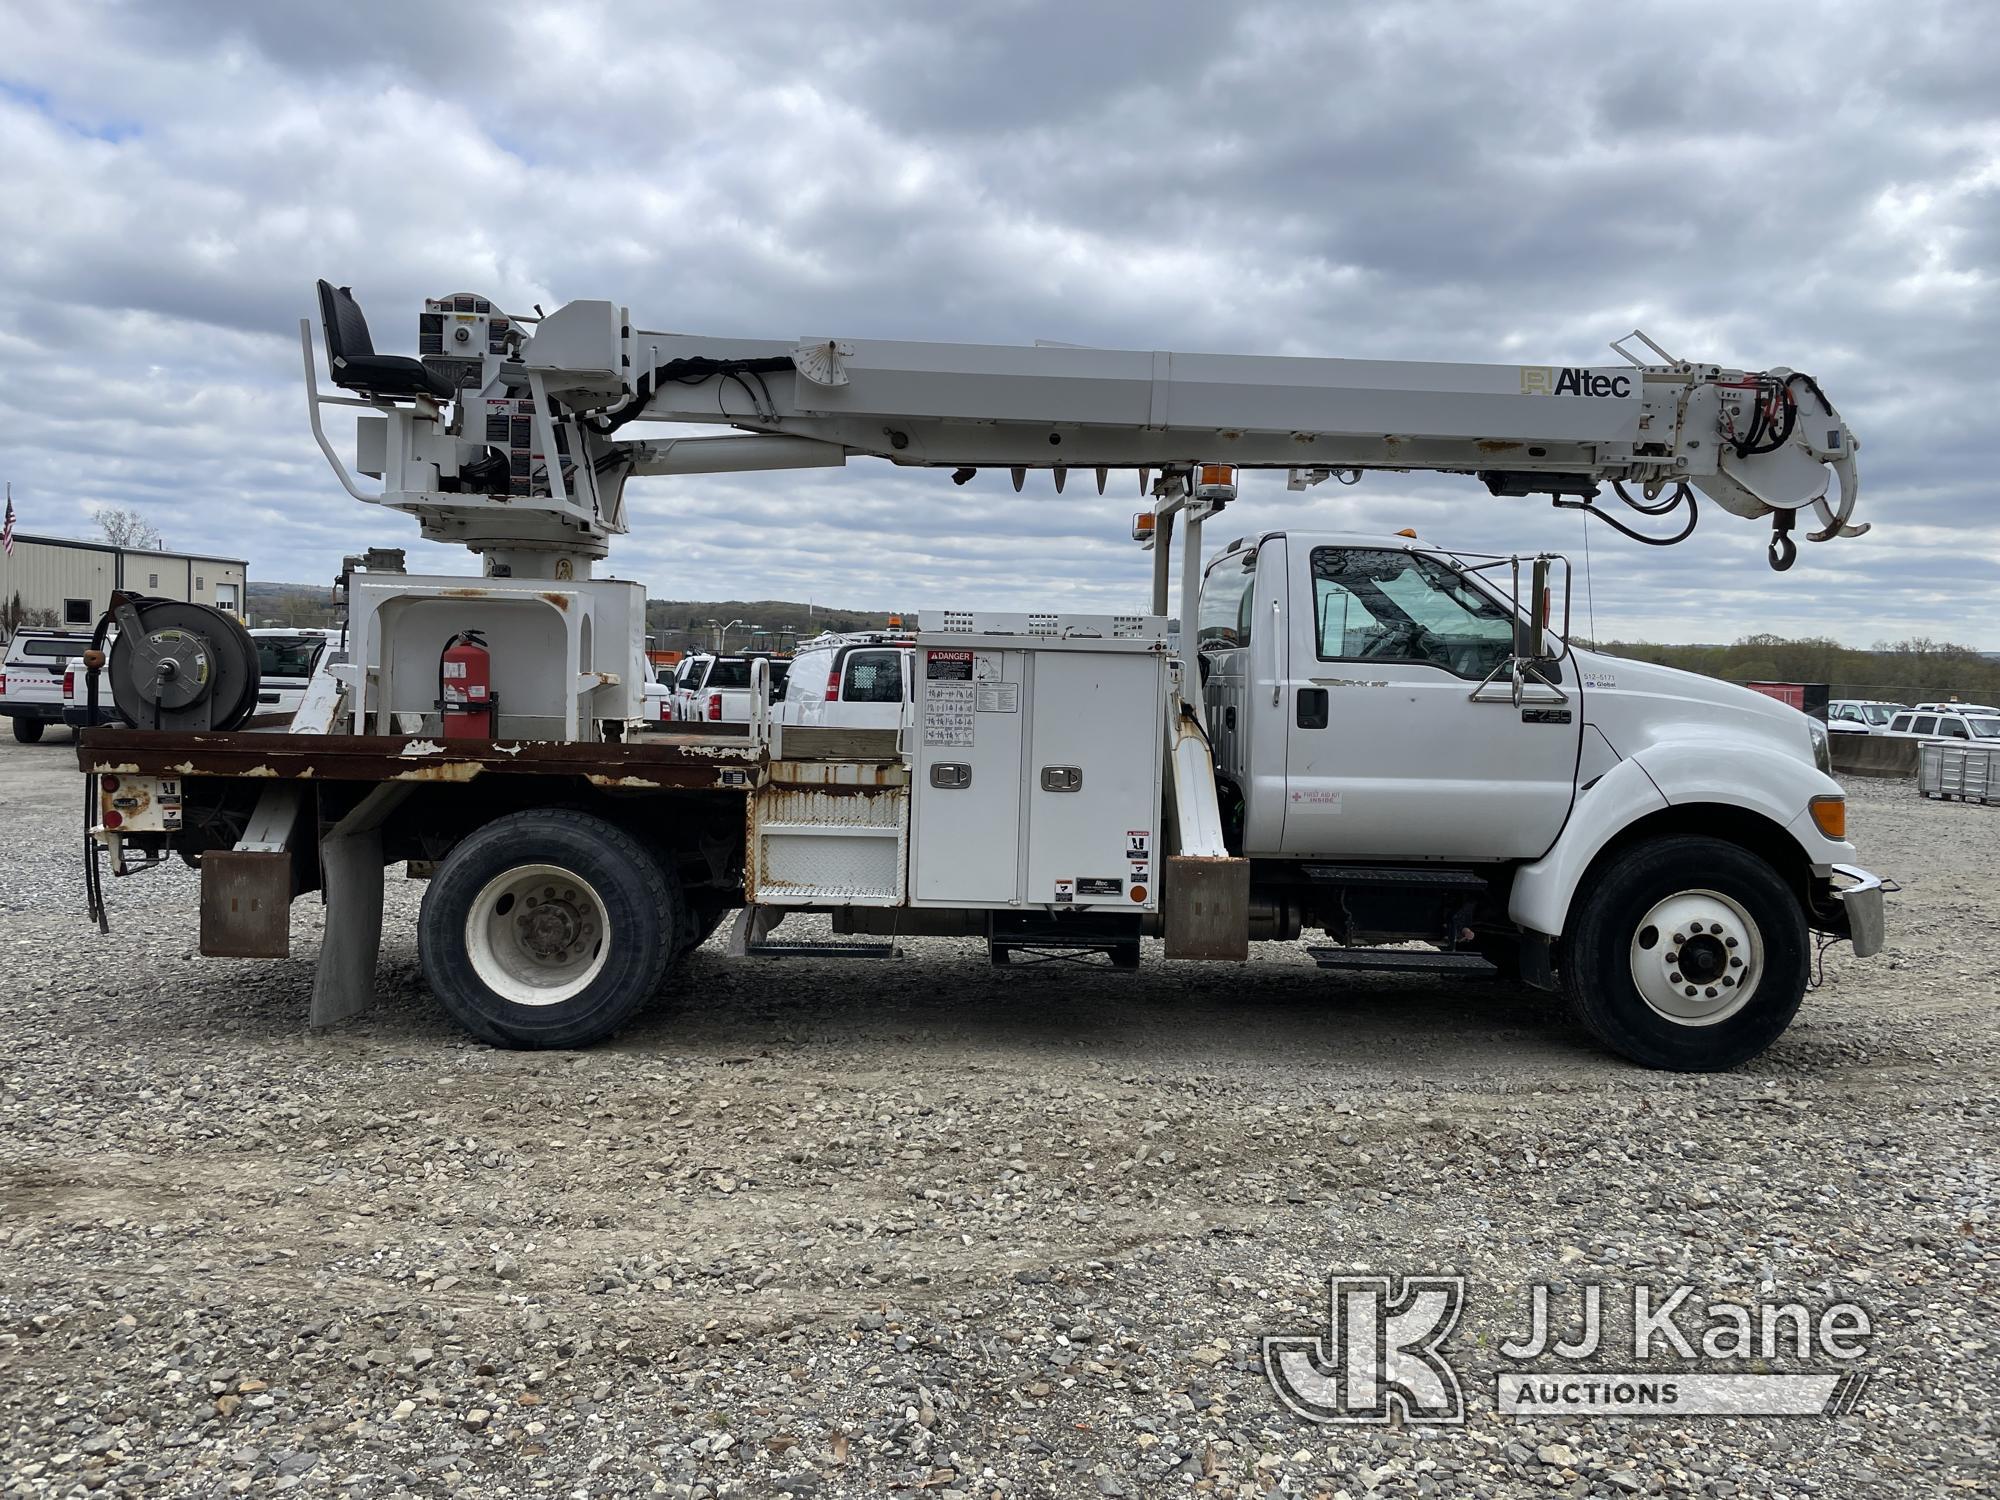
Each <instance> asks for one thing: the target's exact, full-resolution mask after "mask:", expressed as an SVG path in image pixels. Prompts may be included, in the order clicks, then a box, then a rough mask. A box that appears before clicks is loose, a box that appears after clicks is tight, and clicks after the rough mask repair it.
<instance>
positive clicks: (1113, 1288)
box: [0, 735, 2000, 1500]
mask: <svg viewBox="0 0 2000 1500" xmlns="http://www.w3.org/2000/svg"><path fill="white" fill-rule="evenodd" d="M73 764H74V763H73V761H72V759H71V753H70V749H69V746H68V744H67V743H66V737H65V736H62V735H54V736H51V738H50V741H49V742H48V743H46V744H44V745H42V746H38V747H21V746H15V745H11V744H9V745H6V746H4V747H0V855H4V858H5V870H6V877H5V882H4V884H0V912H3V913H4V914H5V916H4V925H0V955H4V958H5V972H4V975H0V1026H4V1028H5V1034H6V1036H7V1038H8V1039H9V1045H8V1048H7V1058H6V1064H5V1066H4V1069H0V1494H5V1495H7V1496H17V1495H18V1496H28V1495H37V1496H39V1495H70V1494H82V1493H97V1494H102V1495H118V1494H144V1495H149V1496H151V1495H204V1496H205V1495H227V1494H235V1493H251V1494H266V1493H272V1492H276V1491H282V1490H287V1489H294V1488H296V1489H298V1490H301V1491H303V1492H306V1493H309V1494H329V1493H338V1494H342V1495H354V1496H369V1497H373V1496H378V1495H398V1494H420V1495H436V1494H448V1493H456V1494H461V1495H478V1496H488V1495H543V1494H548V1495H560V1496H599V1495H606V1496H612V1495H646V1494H669V1495H679V1496H707V1495H718V1496H719V1495H745V1496H762V1495H779V1494H785V1493H790V1494H794V1495H800V1496H807V1495H812V1496H846V1495H857V1496H859V1495H889V1494H904V1495H911V1496H937V1497H944V1500H958V1497H962V1496H972V1495H977V1496H982V1497H983V1496H992V1495H1000V1496H1007V1497H1012V1496H1039V1495H1051V1496H1070V1495H1085V1496H1090V1495H1112V1496H1118V1495H1124V1496H1135V1497H1137V1496H1153V1495H1173V1494H1215V1495H1230V1494H1236V1495H1249V1494H1259V1493H1265V1492H1273V1491H1275V1492H1279V1493H1284V1494H1294V1495H1322V1494H1323V1495H1334V1496H1337V1495H1341V1494H1345V1495H1347V1496H1348V1497H1350V1500H1363V1497H1366V1496H1369V1495H1375V1494H1379V1495H1384V1496H1389V1495H1439V1496H1445V1497H1451V1496H1461V1495H1516V1494H1547V1493H1551V1492H1554V1493H1561V1494H1568V1495H1575V1496H1592V1495H1606V1496H1616V1495H1623V1494H1628V1493H1637V1494H1667V1495H1683V1494H1688V1495H1703V1496H1734V1495H1740V1496H1745V1497H1751V1496H1767V1495H1768V1496H1830V1497H1831V1496H1846V1495H1861V1494H1882V1495H1899V1496H1900V1495H1931V1494H1992V1493H1994V1492H1995V1490H1996V1488H2000V1481H1996V1475H2000V1453H1997V1452H1996V1433H1995V1421H1994V1402H1995V1396H1996V1392H1997V1391H2000V1343H1996V1341H2000V1290H1996V1284H1997V1283H1996V1271H1997V1270H2000V1258H1996V1251H1995V1223H1994V1219H1995V1203H1994V1198H1995V1187H1994V1144H1995V1102H1994V1101H1995V1077H1996V1068H1995V1063H1996V1047H1995V1037H1996V1027H1995V1018H1994V1002H1993V996H1994V980H1993V976H1994V974H1995V973H1996V971H2000V925H1996V920H1997V919H2000V894H1996V891H1995V889H1994V884H1993V881H1992V873H1993V869H1994V865H1995V860H1994V854H1995V851H1996V849H2000V809H1987V808H1978V807H1965V806H1959V805H1943V804H1936V803H1929V802H1924V801H1922V800H1920V799H1919V798H1917V797H1916V795H1915V793H1914V791H1913V789H1912V787H1911V786H1910V784H1908V783H1906V782H1905V783H1898V782H1858V783H1857V784H1856V785H1855V786H1854V787H1853V788H1852V789H1851V793H1852V796H1853V799H1854V807H1853V818H1852V821H1853V824H1854V825H1855V827H1856V829H1857V839H1858V842H1859V843H1860V845H1861V847H1862V851H1863V854H1864V856H1865V858H1866V860H1867V861H1868V862H1869V863H1871V864H1872V865H1873V866H1874V867H1875V868H1877V869H1878V870H1880V871H1882V872H1883V873H1885V874H1889V875H1893V876H1894V877H1896V878H1897V879H1898V880H1900V881H1901V882H1902V883H1903V886H1904V891H1903V894H1902V895H1901V896H1900V897H1897V898H1894V902H1893V907H1892V915H1891V929H1890V946H1889V950H1888V952H1887V953H1886V954H1885V955H1884V956H1883V957H1882V958H1880V959H1878V960H1875V961H1873V962H1869V963H1858V962H1856V961H1854V960H1853V959H1852V958H1851V957H1849V956H1847V955H1846V953H1845V950H1844V949H1842V950H1836V951H1833V952H1830V953H1829V954H1828V957H1827V963H1826V976H1825V983H1824V985H1823V986H1822V987H1821V988H1820V989H1819V991H1818V992H1817V993H1816V994H1814V995H1812V996H1809V997H1808V999H1807V1003H1806V1007H1805V1009H1804V1011H1803V1012H1802V1013H1801V1017H1800V1019H1799V1021H1798V1022H1797V1024H1795V1026H1794V1027H1793V1029H1792V1030H1791V1032H1790V1033H1789V1034H1788V1035H1787V1036H1786V1037H1785V1038H1784V1039H1783V1040H1782V1041H1781V1043H1780V1044H1779V1045H1778V1046H1777V1047H1776V1048H1775V1049H1774V1050H1773V1051H1772V1052H1771V1053H1769V1054H1768V1055H1767V1056H1765V1057H1764V1058H1762V1059H1760V1060H1758V1061H1757V1062H1755V1063H1754V1064H1752V1065H1750V1066H1749V1067H1746V1068H1744V1069H1743V1070H1741V1071H1740V1072H1737V1073H1734V1074H1731V1075H1727V1076H1722V1077H1702V1078H1681V1077H1673V1076H1663V1075H1659V1074H1651V1073H1645V1072H1641V1071H1638V1070H1636V1069H1633V1068H1631V1067H1628V1066H1626V1065H1624V1064H1622V1063H1620V1062H1617V1061H1615V1060H1612V1059H1610V1058H1607V1057H1605V1056H1603V1055H1601V1054H1599V1053H1597V1052H1595V1051H1593V1050H1592V1049H1591V1048H1590V1047H1589V1046H1588V1045H1587V1044H1586V1043H1584V1042H1583V1041H1582V1040H1581V1038H1580V1037H1579V1035H1578V1034H1577V1032H1576V1031H1575V1030H1574V1029H1573V1028H1572V1027H1571V1026H1570V1024H1569V1023H1568V1021H1567V1020H1566V1018H1565V1017H1564V1016H1563V1014H1562V1013H1561V1012H1560V1010H1559V1009H1558V1008H1557V1007H1556V1006H1554V1005H1553V1004H1552V1003H1550V1002H1548V1001H1546V1000H1544V999H1542V998H1540V997H1537V996H1533V995H1530V994H1525V993H1521V992H1516V991H1510V990H1501V989H1495V988H1492V987H1481V986H1475V985H1470V984H1463V983H1456V984H1454V983H1438V982H1432V981H1424V982H1414V981H1413V982H1392V981H1384V980H1381V979H1375V978H1371V979H1368V980H1355V979H1338V980H1336V979H1332V978H1328V977H1325V976H1322V975H1321V974H1320V973H1319V972H1318V971H1316V970H1315V969H1313V968H1312V967H1311V966H1310V964H1309V963H1308V961H1306V960H1305V959H1304V958H1303V956H1302V955H1301V954H1299V953H1297V952H1294V951H1289V950H1286V951H1273V952H1271V953H1269V954H1267V955H1264V956H1261V957H1260V958H1259V959H1258V960H1257V961H1256V962H1255V963H1254V964H1253V965H1252V966H1251V968H1250V969H1249V970H1248V971H1247V972H1246V971H1244V970H1240V969H1234V968H1225V967H1220V966H1215V967H1209V966H1200V965H1166V964H1162V963H1159V962H1156V961H1149V964H1148V966H1147V968H1146V969H1144V970H1143V971H1142V972H1141V973H1139V974H1137V975H1126V974H1110V973H1101V974H1100V973H1090V974H1085V973H1082V972H1079V971H1077V970H1075V969H1068V968H1053V969H1051V968H1043V969H1028V970H1025V971H1023V970H1005V971H995V970H990V969H988V968H987V966H986V964H985V962H984V955H983V952H982V950H981V949H979V948H978V947H977V946H976V945H972V944H961V943H950V942H919V943H912V944H909V945H908V946H909V951H908V956H907V957H906V958H905V959H904V960H902V961H901V962H885V963H861V962H848V963H844V964H843V963H837V962H830V961H829V962H810V961H783V962H771V961H764V962H761V963H751V964H745V963H731V962H729V961H728V960H726V959H725V958H723V957H722V956H721V955H720V954H719V952H717V951H716V945H711V946H710V948H709V949H707V950H705V951H704V952H702V953H700V954H698V955H696V957H695V958H694V959H693V960H692V961H691V962H690V963H689V965H688V966H687V968H686V970H685V973H684V976H683V978H682V980H681V981H680V983H679V987H678V991H677V993H676V994H675V995H673V996H672V997H670V998H669V999H668V1000H667V1001H666V1002H664V1003H663V1004H662V1005H660V1006H659V1007H658V1008H656V1009H655V1010H654V1011H653V1012H651V1013H649V1014H648V1015H647V1016H645V1017H644V1018H643V1019H642V1020H641V1022H640V1023H639V1024H637V1025H635V1026H634V1027H633V1028H632V1029H631V1031H630V1032H629V1033H628V1034H627V1035H626V1036H625V1037H623V1038H622V1039H621V1040H620V1041H619V1042H618V1043H616V1044H615V1045H612V1046H607V1047H603V1048H599V1049H598V1050H596V1051H593V1052H590V1053H586V1054H576V1055H547V1054H543V1055H531V1054H519V1053H505V1052H495V1051H491V1050H488V1049H486V1048H484V1047H480V1046H477V1045H474V1044H471V1043H469V1042H467V1041H465V1040H463V1039H462V1038H461V1037H460V1036H459V1035H458V1034H457V1033H456V1032H455V1031H454V1030H453V1029H452V1028H451V1027H450V1026H449V1024H448V1023H447V1022H446V1021H445V1019H444V1017H443V1016H442V1014H441V1013H440V1012H439V1010H438V1009H437V1008H436V1007H435V1006H434V1005H433V1003H432V1002H431V1001H430V1000H429V998H428V996H427V995H426V993H425V991H424V989H423V987H422V983H421V980H420V977H419V974H418V971H417V964H416V954H415V949H414V941H413V938H412V936H411V932H412V923H411V920H410V919H411V917H412V916H413V914H414V911H415V907H416V901H417V888H416V887H414V886H408V885H401V884H397V885H396V886H395V887H394V888H393V891H392V912H391V928H390V935H389V936H388V938H387V940H386V944H385V952H384V963H383V973H382V982H381V999H380V1003H379V1004H378V1005H377V1006H376V1008H375V1009H374V1010H373V1011H372V1012H371V1013H369V1014H368V1015H367V1016H365V1017H363V1018H361V1019H359V1020H358V1021H356V1022H354V1023H351V1024H349V1025H346V1026H343V1027H340V1028H337V1029H336V1030H334V1031H332V1032H330V1033H327V1034H324V1035H318V1036H315V1035H310V1034H308V1033H307V1031H306V1030H305V1026H304V1016H305V1009H306V996H307V989H308V985H309V979H310V972H311V969H310V955H312V954H313V952H314V951H315V950H316V947H317V941H318V937H317V929H318V912H317V909H316V908H314V907H312V906H311V905H310V904H308V903H302V904H301V906H300V908H299V910H298V912H297V913H296V916H295V928H294V946H295V949H296V951H297V952H299V953H300V954H301V955H303V956H302V957H301V958H299V959H296V960H293V961H290V962H285V963H251V962H238V963H230V962H221V961H204V960H201V959H199V958H198V957H197V956H196V955H195V953H194V946H193V944H194V939H193V923H194V915H195V899H194V898H195V886H194V881H193V879H192V877H191V876H190V875H189V874H188V872H186V871H183V870H181V869H179V868H174V869H169V870H161V871H156V872H153V873H150V874H147V875H145V876H142V877H139V878H137V879H134V880H131V881H121V882H117V883H116V884H115V885H113V887H112V890H111V896H112V901H113V913H112V915H113V931H112V934H111V936H109V937H99V936H97V935H96V934H95V933H94V932H92V931H91V930H90V929H89V927H88V926H87V925H86V924H85V922H84V920H83V918H82V916H81V914H80V910H79V906H80V898H79V887H80V882H79V879H78V876H77V873H76V864H77V857H76V854H75V852H74V851H75V846H76V824H77V819H78V812H77V800H78V797H79V796H80V789H79V787H78V783H77V781H76V779H75V776H74V774H73ZM789 931H790V929H789V928H788V929H787V932H788V933H789ZM1330 1271H1341V1272H1350V1273H1351V1272H1364V1271H1374V1272H1383V1273H1398V1274H1401V1273H1452V1274H1463V1275H1465V1276H1466V1277H1468V1278H1469V1289H1468V1292H1467V1297H1466V1308H1465V1313H1464V1317H1463V1319H1462V1320H1461V1323H1460V1325H1459V1327H1458V1329H1457V1330H1456V1332H1455V1333H1454V1335H1453V1337H1452V1339H1451V1342H1450V1344H1449V1345H1448V1348H1447V1352H1448V1353H1449V1354H1450V1355H1451V1357H1452V1359H1453V1362H1454V1364H1455V1365H1456V1367H1457V1369H1458V1371H1459V1374H1460V1376H1461V1378H1462V1379H1463V1381H1464V1386H1465V1390H1466V1393H1467V1420H1466V1422H1465V1424H1464V1425H1463V1426H1461V1427H1424V1426H1407V1427H1405V1426H1392V1427H1373V1426H1361V1427H1352V1426H1350V1427H1328V1426H1317V1425H1313V1424H1309V1423H1307V1422H1305V1421H1303V1420H1302V1419H1300V1418H1298V1417H1296V1416H1294V1415H1293V1414H1291V1412H1289V1411H1288V1410H1287V1409H1286V1408H1285V1407H1283V1406H1282V1405H1281V1404H1280V1403H1279V1402H1278V1401H1277V1399H1276V1398H1275V1396H1274V1394H1273V1392H1272V1389H1271V1387H1270V1385H1269V1384H1268V1382H1267V1380H1266V1377H1265V1374H1264V1367H1263V1362H1262V1356H1261V1353H1260V1345H1259V1338H1260V1336H1261V1335H1262V1334H1264V1333H1267V1332H1275V1333H1286V1332H1294V1333H1297V1332H1310V1331H1312V1330H1313V1329H1314V1327H1315V1325H1316V1324H1317V1326H1318V1327H1319V1329H1320V1331H1322V1332H1323V1331H1324V1326H1325V1307H1326V1277H1327V1275H1328V1274H1329V1272H1330ZM1543 1281H1553V1282H1556V1283H1557V1284H1558V1285H1559V1286H1560V1287H1562V1288H1566V1289H1567V1290H1566V1291H1565V1292H1563V1293H1562V1294H1561V1300H1560V1301H1559V1303H1558V1306H1559V1308H1564V1307H1570V1306H1573V1305H1574V1303H1573V1299H1574V1296H1575V1291H1576V1288H1578V1287H1579V1286H1581V1285H1583V1284H1586V1283H1593V1282H1595V1283H1601V1284H1602V1285H1603V1286H1604V1288H1605V1296H1606V1299H1607V1303H1611V1302H1613V1301H1614V1300H1615V1298H1616V1297H1619V1296H1623V1295H1625V1293H1624V1291H1623V1289H1625V1288H1629V1287H1633V1286H1636V1285H1645V1286H1649V1287H1653V1288H1656V1289H1667V1288H1671V1287H1672V1286H1674V1285H1676V1284H1678V1283H1680V1282H1682V1281H1687V1282H1692V1283H1695V1284H1697V1285H1698V1286H1699V1287H1700V1288H1701V1289H1702V1291H1703V1293H1704V1294H1712V1295H1713V1296H1716V1297H1730V1298H1735V1299H1739V1300H1746V1299H1747V1300H1753V1301H1754V1300H1759V1299H1761V1300H1765V1301H1773V1300H1785V1299H1788V1298H1797V1299H1799V1300H1802V1301H1805V1302H1807V1303H1810V1304H1812V1305H1814V1306H1816V1307H1817V1306H1823V1305H1825V1304H1826V1303H1829V1302H1832V1301H1835V1300H1842V1299H1853V1300H1855V1301H1858V1302H1860V1303H1862V1304H1863V1305H1865V1306H1866V1307H1867V1308H1868V1309H1869V1310H1870V1312H1871V1314H1872V1316H1873V1319H1874V1326H1875V1336H1874V1339H1873V1342H1872V1345H1871V1347H1870V1348H1869V1351H1868V1353H1867V1355H1866V1357H1865V1358H1864V1359H1863V1360H1862V1361H1861V1364H1862V1366H1863V1367H1864V1368H1867V1369H1869V1370H1871V1371H1872V1372H1873V1373H1872V1377H1871V1380H1870V1383H1869V1384H1868V1386H1867V1387H1866V1389H1865V1392H1864V1394H1863V1397H1862V1399H1861V1401H1860V1403H1859V1405H1858V1407H1857V1408H1856V1409H1855V1410H1854V1411H1853V1412H1852V1413H1851V1414H1849V1415H1847V1416H1845V1417H1840V1418H1833V1417H1803V1418H1789V1419H1722V1418H1690V1417H1676V1418H1655V1419H1637V1420H1617V1419H1610V1418H1602V1417H1599V1418H1589V1417H1571V1418H1552V1417H1541V1418H1538V1419H1536V1420H1533V1421H1528V1420H1519V1419H1515V1418H1512V1417H1505V1416H1501V1415H1499V1414H1497V1413H1496V1412H1495V1410H1494V1376H1495V1373H1496V1372H1498V1371H1500V1370H1503V1369H1505V1368H1508V1366H1507V1363H1506V1361H1505V1360H1503V1359H1502V1358H1501V1357H1500V1356H1499V1354H1498V1353H1497V1344H1498V1342H1499V1341H1500V1340H1501V1339H1503V1338H1505V1337H1507V1336H1509V1335H1512V1334H1515V1333H1518V1332H1519V1331H1520V1330H1522V1329H1523V1328H1524V1327H1525V1325H1526V1317H1525V1312H1524V1309H1525V1307H1526V1303H1527V1291H1526V1288H1527V1287H1528V1286H1529V1285H1530V1284H1531V1283H1535V1282H1543ZM1702 1300H1706V1297H1705V1296H1704V1298H1703V1299H1702ZM1599 1363H1600V1365H1602V1366H1603V1367H1605V1368H1619V1367H1621V1366H1620V1364H1618V1363H1612V1364H1605V1363H1604V1361H1599ZM1623 1364H1624V1365H1627V1366H1629V1364H1630V1361H1629V1360H1627V1361H1624V1362H1623ZM1778 1364H1779V1367H1780V1368H1827V1365H1826V1363H1825V1361H1824V1360H1820V1361H1811V1360H1808V1361H1804V1362H1798V1361H1792V1362H1790V1363H1787V1362H1786V1361H1782V1360H1781V1361H1779V1362H1778ZM1731 1367H1733V1368H1742V1367H1743V1366H1742V1365H1741V1364H1740V1362H1739V1363H1738V1364H1737V1365H1735V1366H1731Z"/></svg>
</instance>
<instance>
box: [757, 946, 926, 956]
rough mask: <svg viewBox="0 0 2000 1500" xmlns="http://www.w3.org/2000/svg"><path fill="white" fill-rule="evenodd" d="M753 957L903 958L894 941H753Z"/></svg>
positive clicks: (901, 951)
mask: <svg viewBox="0 0 2000 1500" xmlns="http://www.w3.org/2000/svg"><path fill="white" fill-rule="evenodd" d="M748 951H749V954H750V956H751V957H752V958H901V957H902V956H903V950H902V949H900V948H898V947H897V946H896V945H895V944H894V943H753V944H751V945H750V948H749V950H748Z"/></svg>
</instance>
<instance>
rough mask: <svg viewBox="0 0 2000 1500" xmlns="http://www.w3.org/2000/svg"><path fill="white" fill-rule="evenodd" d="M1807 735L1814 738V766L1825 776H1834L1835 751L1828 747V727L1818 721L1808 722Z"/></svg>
mask: <svg viewBox="0 0 2000 1500" xmlns="http://www.w3.org/2000/svg"><path fill="white" fill-rule="evenodd" d="M1806 733H1807V734H1808V735H1810V736H1811V737H1812V750H1813V764H1814V765H1816V766H1818V767H1819V768H1820V771H1821V773H1822V774H1823V775H1827V776H1831V775H1832V774H1833V751H1832V749H1831V748H1829V746H1828V745H1827V733H1826V726H1825V725H1824V724H1822V723H1820V721H1819V720H1818V719H1807V720H1806Z"/></svg>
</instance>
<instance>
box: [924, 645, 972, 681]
mask: <svg viewBox="0 0 2000 1500" xmlns="http://www.w3.org/2000/svg"><path fill="white" fill-rule="evenodd" d="M924 676H925V677H927V678H929V679H930V680H931V681H932V682H970V681H972V653H971V652H970V651H929V652H926V653H925V655H924Z"/></svg>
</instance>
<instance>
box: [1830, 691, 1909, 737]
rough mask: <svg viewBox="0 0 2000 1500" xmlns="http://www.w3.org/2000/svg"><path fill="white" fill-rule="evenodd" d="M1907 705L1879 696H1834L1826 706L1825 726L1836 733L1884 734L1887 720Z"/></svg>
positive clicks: (1905, 709) (1907, 707)
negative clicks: (1885, 699) (1889, 701)
mask: <svg viewBox="0 0 2000 1500" xmlns="http://www.w3.org/2000/svg"><path fill="white" fill-rule="evenodd" d="M1909 707H1910V705H1909V704H1907V703H1888V702H1884V701H1883V700H1881V699H1879V698H1836V699H1834V700H1833V701H1832V702H1831V703H1829V704H1827V706H1826V727H1827V728H1828V729H1831V730H1833V731H1834V732H1835V733H1837V734H1885V733H1887V732H1888V728H1889V721H1890V720H1891V719H1893V718H1895V716H1896V715H1897V714H1899V713H1905V712H1908V711H1909Z"/></svg>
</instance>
